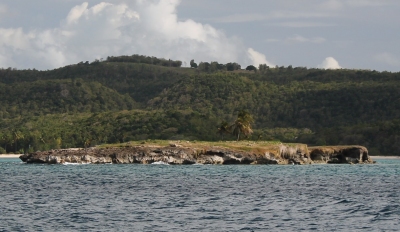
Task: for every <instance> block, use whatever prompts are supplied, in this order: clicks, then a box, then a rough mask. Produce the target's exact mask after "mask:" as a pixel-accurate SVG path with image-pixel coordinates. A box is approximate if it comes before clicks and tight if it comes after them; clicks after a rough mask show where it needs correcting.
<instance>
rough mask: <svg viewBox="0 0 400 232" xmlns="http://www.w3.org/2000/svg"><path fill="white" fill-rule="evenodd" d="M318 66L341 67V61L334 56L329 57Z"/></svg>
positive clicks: (325, 67) (326, 67) (324, 67)
mask: <svg viewBox="0 0 400 232" xmlns="http://www.w3.org/2000/svg"><path fill="white" fill-rule="evenodd" d="M318 68H323V69H341V68H342V67H340V65H339V62H338V61H337V60H335V58H333V57H327V58H326V59H325V60H324V61H323V62H322V64H320V65H318Z"/></svg>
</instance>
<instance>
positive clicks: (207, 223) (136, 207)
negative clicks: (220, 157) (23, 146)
mask: <svg viewBox="0 0 400 232" xmlns="http://www.w3.org/2000/svg"><path fill="white" fill-rule="evenodd" d="M0 177H1V182H0V231H312V230H315V231H363V230H365V231H399V230H400V192H399V191H400V178H399V177H400V161H398V160H378V164H375V165H308V166H273V165H268V166H200V165H198V166H197V165H191V166H167V165H27V164H23V163H21V162H20V161H19V160H18V159H0Z"/></svg>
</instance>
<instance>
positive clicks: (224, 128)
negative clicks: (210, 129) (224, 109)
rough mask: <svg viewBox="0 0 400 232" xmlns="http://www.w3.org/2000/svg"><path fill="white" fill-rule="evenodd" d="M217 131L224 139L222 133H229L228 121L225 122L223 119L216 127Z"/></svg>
mask: <svg viewBox="0 0 400 232" xmlns="http://www.w3.org/2000/svg"><path fill="white" fill-rule="evenodd" d="M217 133H218V134H219V135H221V140H223V139H224V134H231V132H230V130H229V123H227V122H226V121H223V122H222V123H221V124H220V125H219V127H218V131H217Z"/></svg>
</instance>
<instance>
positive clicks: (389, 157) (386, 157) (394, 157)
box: [370, 156, 400, 160]
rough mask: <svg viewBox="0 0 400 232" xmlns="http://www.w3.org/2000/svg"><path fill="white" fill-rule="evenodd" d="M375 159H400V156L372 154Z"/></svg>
mask: <svg viewBox="0 0 400 232" xmlns="http://www.w3.org/2000/svg"><path fill="white" fill-rule="evenodd" d="M370 157H371V158H372V159H373V160H379V159H381V160H382V159H384V160H392V159H394V160H397V159H400V156H370Z"/></svg>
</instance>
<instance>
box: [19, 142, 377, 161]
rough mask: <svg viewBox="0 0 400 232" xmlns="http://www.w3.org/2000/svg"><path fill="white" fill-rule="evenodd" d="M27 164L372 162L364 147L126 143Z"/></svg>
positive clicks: (37, 155)
mask: <svg viewBox="0 0 400 232" xmlns="http://www.w3.org/2000/svg"><path fill="white" fill-rule="evenodd" d="M19 158H20V159H21V160H22V161H23V162H26V163H46V164H64V163H82V164H88V163H91V164H152V163H156V162H163V163H167V164H177V165H182V164H216V165H229V164H281V165H285V164H299V165H303V164H315V163H318V164H321V163H324V164H332V163H333V164H343V163H347V164H371V163H374V161H373V160H372V159H371V157H370V156H369V155H368V150H367V149H366V148H365V147H362V146H329V147H307V145H304V144H296V145H284V144H278V145H270V146H266V147H262V148H257V149H253V150H251V151H244V150H238V149H231V148H226V147H217V146H212V147H206V148H205V147H185V146H182V145H177V144H170V145H169V146H154V145H152V146H150V145H141V146H125V147H112V148H88V149H78V148H74V149H59V150H50V151H43V152H34V153H30V154H24V155H21V156H20V157H19Z"/></svg>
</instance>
